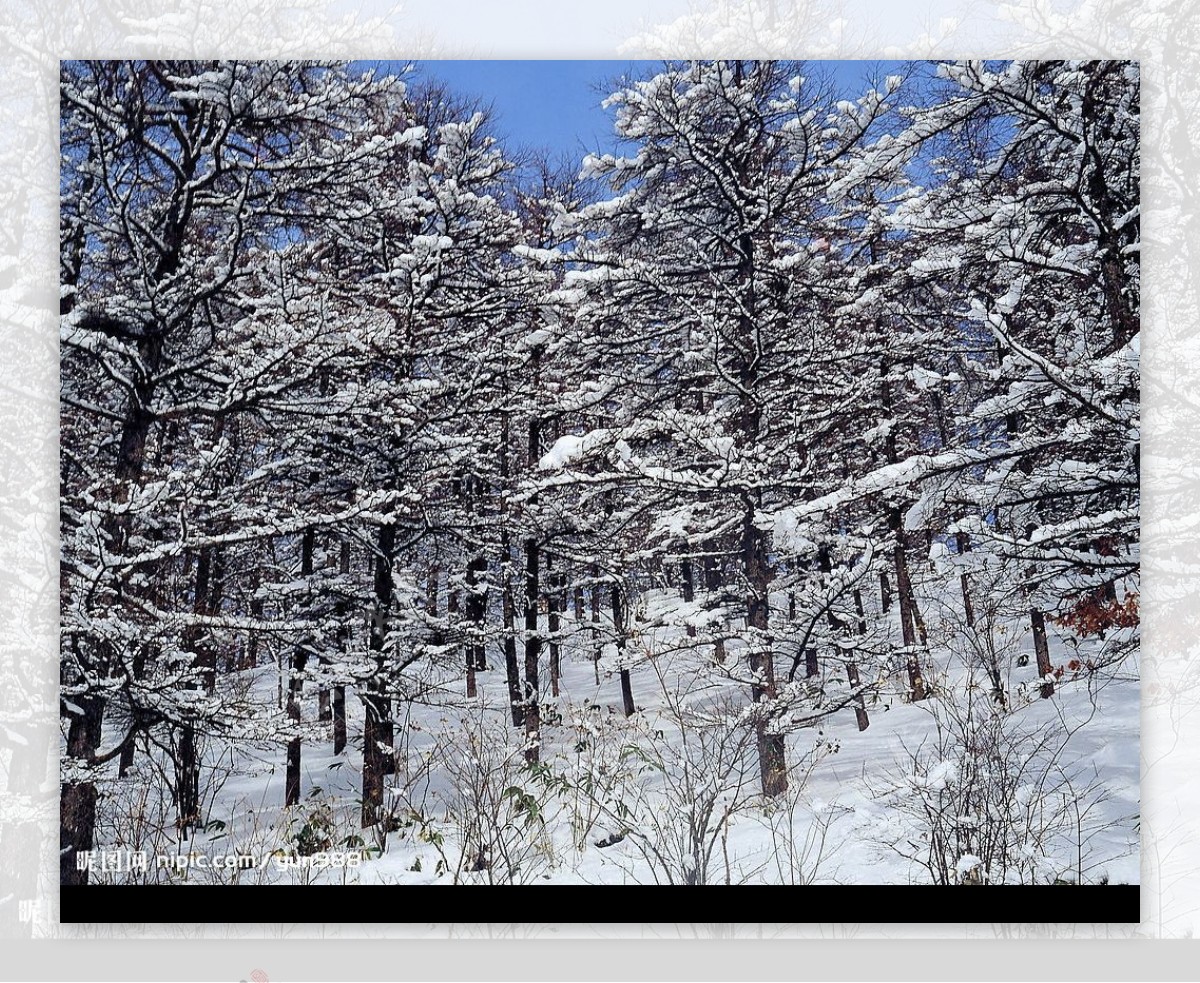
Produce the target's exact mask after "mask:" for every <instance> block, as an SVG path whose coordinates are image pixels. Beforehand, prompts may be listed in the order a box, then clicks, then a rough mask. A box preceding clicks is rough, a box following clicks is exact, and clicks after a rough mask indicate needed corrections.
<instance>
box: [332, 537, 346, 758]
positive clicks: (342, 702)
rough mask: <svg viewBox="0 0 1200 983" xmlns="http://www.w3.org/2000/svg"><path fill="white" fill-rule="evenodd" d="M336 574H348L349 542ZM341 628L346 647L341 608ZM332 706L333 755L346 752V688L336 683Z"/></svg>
mask: <svg viewBox="0 0 1200 983" xmlns="http://www.w3.org/2000/svg"><path fill="white" fill-rule="evenodd" d="M338 572H339V573H341V574H349V573H350V540H348V539H343V540H342V542H341V548H340V550H339V553H338ZM339 614H340V617H341V620H342V627H341V629H340V636H341V640H342V644H343V645H346V644H348V643H349V641H350V624H349V620H348V616H349V610H348V608H343V609H342V610H340V611H339ZM332 702H333V706H332V707H331V711H332V716H333V753H334V754H341V753H342V752H343V751H345V750H346V687H345V686H344V685H342V684H341V683H338V684H337V685H336V686H334V687H333V701H332Z"/></svg>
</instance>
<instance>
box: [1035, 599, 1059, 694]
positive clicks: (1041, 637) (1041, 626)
mask: <svg viewBox="0 0 1200 983" xmlns="http://www.w3.org/2000/svg"><path fill="white" fill-rule="evenodd" d="M1029 624H1030V626H1031V627H1032V628H1033V651H1034V654H1035V656H1036V657H1037V669H1038V676H1039V677H1040V681H1041V686H1040V689H1039V691H1040V693H1041V695H1042V699H1043V700H1048V699H1049V698H1050V697H1052V696H1053V695H1054V666H1053V665H1052V664H1051V662H1050V645H1049V643H1048V641H1047V639H1046V616H1045V615H1044V614H1043V613H1042V612H1041V611H1039V610H1038V609H1037V608H1032V609H1030V612H1029Z"/></svg>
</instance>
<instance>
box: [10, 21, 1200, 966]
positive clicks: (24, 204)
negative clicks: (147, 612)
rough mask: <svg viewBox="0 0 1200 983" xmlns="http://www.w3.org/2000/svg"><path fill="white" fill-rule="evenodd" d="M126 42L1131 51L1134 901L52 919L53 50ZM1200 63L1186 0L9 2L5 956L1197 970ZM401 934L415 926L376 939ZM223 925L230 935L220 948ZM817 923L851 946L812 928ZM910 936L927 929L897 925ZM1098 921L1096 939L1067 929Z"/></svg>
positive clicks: (560, 53)
mask: <svg viewBox="0 0 1200 983" xmlns="http://www.w3.org/2000/svg"><path fill="white" fill-rule="evenodd" d="M131 55H138V56H156V57H164V56H166V57H170V56H178V57H183V56H187V57H192V56H198V55H199V56H205V57H211V56H238V57H257V58H269V57H282V56H296V55H310V56H320V57H329V56H336V57H356V58H372V57H389V58H408V57H411V58H431V57H499V58H606V57H621V58H638V57H665V56H680V57H684V56H716V55H721V56H752V57H757V56H772V55H773V56H787V57H814V58H839V57H841V58H871V57H885V56H886V57H889V58H906V57H922V58H924V57H943V56H954V57H964V56H979V57H985V56H986V57H1025V58H1042V57H1060V56H1072V57H1093V56H1094V57H1114V58H1130V57H1132V58H1137V59H1139V60H1140V61H1141V62H1142V68H1143V77H1144V88H1143V92H1144V95H1143V99H1144V102H1143V106H1142V114H1143V115H1142V119H1143V147H1144V153H1143V160H1144V165H1143V166H1144V168H1145V171H1144V174H1143V194H1144V202H1143V233H1144V235H1143V240H1144V244H1145V245H1144V252H1145V267H1144V285H1143V298H1144V305H1143V311H1144V313H1143V318H1144V327H1145V333H1144V337H1145V343H1144V344H1143V349H1142V359H1143V363H1142V364H1143V402H1144V429H1145V435H1144V436H1145V448H1144V450H1143V461H1144V475H1145V478H1144V493H1145V494H1144V499H1143V532H1144V540H1145V548H1144V557H1145V583H1144V592H1143V595H1142V613H1143V619H1144V638H1145V652H1144V659H1143V697H1142V700H1143V711H1142V733H1143V742H1142V762H1143V765H1142V768H1143V771H1142V790H1143V815H1142V819H1143V822H1142V883H1143V921H1142V924H1141V925H1140V926H1103V925H1100V926H1088V925H1076V924H1071V923H1070V922H1069V921H1065V922H1064V923H1063V924H1058V925H1038V926H1031V925H1020V924H1011V925H986V926H964V925H937V926H914V925H908V926H906V925H894V926H879V925H874V926H856V925H853V924H822V925H790V926H788V925H782V926H781V925H769V926H759V925H751V924H738V925H732V924H703V925H649V924H641V923H638V924H628V925H609V926H583V925H557V926H556V925H523V926H512V925H430V924H423V925H421V924H418V925H395V926H349V925H324V926H322V925H298V926H280V925H261V926H228V925H225V926H223V925H207V926H139V925H106V926H91V927H88V926H61V925H58V924H57V922H56V920H55V904H56V879H57V862H56V856H55V854H56V843H57V838H56V836H55V832H56V826H57V807H58V785H57V778H56V767H57V765H56V754H57V746H58V737H57V701H56V696H55V680H56V664H57V660H56V644H57V580H58V577H57V549H58V547H57V525H58V515H57V484H56V476H57V464H58V461H57V398H56V394H57V389H58V360H57V317H56V312H57V306H58V302H57V293H58V287H57V268H58V267H57V234H58V233H57V228H58V226H57V154H58V136H57V115H56V114H57V73H58V59H60V58H77V57H117V56H131ZM1198 77H1200V10H1198V4H1197V3H1195V2H1191V0H1185V2H1178V0H1145V2H1125V0H1017V2H1014V3H994V2H970V0H938V2H934V3H923V2H920V0H915V2H899V3H888V4H880V3H878V0H874V2H872V0H854V2H851V0H847V2H838V0H830V2H821V0H816V2H811V3H805V2H791V0H774V2H769V0H756V2H733V0H696V2H691V3H689V2H686V0H650V2H645V0H643V2H636V0H605V2H604V3H602V4H595V5H592V6H590V7H587V6H582V5H579V6H576V5H574V4H569V3H562V2H558V3H555V2H548V0H507V2H500V3H498V2H493V3H490V4H485V3H483V2H477V3H472V2H466V0H410V2H408V3H396V4H388V3H373V2H369V0H368V2H367V3H365V4H352V3H350V2H345V0H293V2H286V0H248V2H243V3H240V4H238V5H237V6H236V8H235V6H234V5H233V4H229V5H224V4H209V3H197V2H194V0H83V2H74V3H61V4H57V5H56V4H55V3H54V2H53V0H33V2H29V0H6V2H5V3H4V4H3V6H2V7H0V167H2V168H3V178H4V180H3V181H0V322H2V325H3V326H2V329H0V726H3V727H4V728H5V729H6V730H5V731H4V732H0V736H3V734H4V733H7V735H8V739H9V742H10V743H11V741H12V740H17V741H27V742H29V743H28V744H27V745H26V747H27V748H28V750H27V751H26V752H25V753H26V754H30V753H32V754H33V756H34V760H36V761H37V762H39V767H35V768H33V769H27V770H26V771H25V773H24V774H23V775H22V776H20V778H19V780H16V781H14V780H12V779H13V776H11V774H10V763H11V752H10V751H9V750H8V749H6V748H4V745H3V742H2V741H0V793H2V794H0V940H2V941H0V945H2V946H3V954H4V959H3V961H2V962H0V974H4V975H10V974H11V976H12V977H13V978H25V979H40V978H46V979H52V978H57V979H64V978H69V977H72V976H83V977H87V978H91V979H107V978H113V979H126V980H137V979H168V978H186V979H230V980H240V979H251V978H252V977H251V973H252V972H253V971H254V970H259V971H260V972H261V973H264V974H266V976H267V978H268V979H269V980H281V979H322V978H324V979H329V978H334V977H335V976H337V975H350V976H352V977H354V978H357V979H371V978H388V977H395V976H416V977H420V978H448V977H454V976H459V977H461V976H464V975H473V974H476V973H481V974H483V975H486V976H489V977H492V978H496V979H506V978H513V979H530V980H533V979H555V978H562V977H563V976H565V975H569V974H574V975H580V974H585V975H589V976H591V977H597V978H620V977H625V976H630V975H632V976H639V977H643V978H644V977H656V978H680V979H711V978H729V977H734V976H747V975H749V976H753V977H756V978H762V979H770V978H802V977H811V976H817V977H823V978H830V979H837V978H864V977H869V976H873V975H876V974H881V975H885V976H888V977H890V978H893V979H925V980H935V979H962V978H966V977H971V976H981V975H982V976H984V977H986V976H987V975H988V974H996V975H999V976H1001V977H1003V978H1019V977H1022V976H1025V975H1028V974H1033V975H1037V976H1040V977H1041V978H1054V979H1064V980H1066V979H1096V980H1100V979H1132V978H1138V977H1145V976H1146V975H1147V974H1149V973H1153V974H1155V975H1156V976H1158V977H1159V978H1163V979H1166V978H1172V977H1174V976H1176V975H1177V973H1179V974H1182V976H1180V978H1186V977H1188V976H1189V975H1194V970H1191V969H1190V966H1191V964H1192V959H1191V958H1189V956H1190V955H1191V953H1192V952H1194V950H1191V949H1190V947H1187V948H1186V949H1184V948H1181V947H1180V946H1156V947H1148V946H1147V945H1146V944H1144V943H1140V942H1138V941H1136V940H1139V939H1141V940H1144V939H1152V938H1165V939H1178V938H1186V937H1190V936H1191V935H1192V934H1193V933H1194V932H1195V930H1196V928H1197V925H1198V923H1200V835H1198V834H1200V830H1198V829H1197V828H1196V816H1197V815H1200V769H1198V768H1197V767H1196V764H1197V761H1198V758H1197V754H1196V750H1195V749H1196V748H1198V747H1200V715H1198V714H1197V713H1196V712H1195V710H1196V708H1197V704H1198V703H1200V679H1198V678H1197V673H1198V669H1197V660H1196V659H1195V656H1196V655H1197V653H1198V652H1200V641H1198V633H1197V632H1196V630H1195V629H1194V628H1193V624H1194V622H1193V618H1194V617H1195V616H1194V615H1193V612H1194V611H1198V612H1200V607H1198V606H1197V601H1198V597H1197V595H1198V594H1200V590H1198V587H1200V577H1198V576H1197V573H1198V572H1200V453H1198V449H1200V448H1198V445H1200V333H1198V332H1197V322H1198V320H1200V317H1198V314H1197V311H1198V310H1200V297H1198V296H1197V293H1198V291H1197V287H1198V285H1200V266H1198V265H1197V256H1196V251H1197V248H1198V247H1200V230H1198V229H1197V227H1196V222H1197V207H1196V194H1197V187H1196V186H1197V184H1198V183H1200V182H1198V181H1197V177H1196V176H1197V174H1200V150H1198V141H1200V136H1198V134H1200V84H1198V82H1197V79H1198ZM13 735H16V736H15V737H13ZM41 763H44V769H42V768H41V767H40V764H41ZM30 771H32V772H33V773H32V774H31V773H30ZM39 772H40V773H39ZM14 910H15V911H16V913H17V914H16V916H15V917H13V912H14ZM628 914H629V916H630V917H636V915H637V914H638V913H637V912H635V911H630V912H628ZM654 914H655V915H657V916H659V917H661V915H662V913H661V912H655V913H654ZM830 914H834V913H830ZM837 914H838V915H845V916H849V917H852V912H838V913H837ZM1018 916H1019V913H1016V912H1014V917H1018ZM1069 918H1070V911H1069V899H1068V898H1064V919H1069ZM399 938H404V939H406V941H404V942H403V943H399V944H398V943H397V942H395V941H389V940H392V939H399ZM617 938H619V939H621V940H622V941H621V942H618V943H614V942H613V941H611V940H612V939H617ZM134 939H141V940H148V941H139V942H136V943H135V942H134V941H132V940H134ZM218 939H221V940H230V941H226V942H222V943H220V944H214V941H213V940H218ZM336 939H341V940H342V941H340V942H338V941H331V940H336ZM352 939H359V940H367V939H369V940H371V941H351V940H352ZM446 939H452V940H454V944H453V945H447V944H446V943H445V941H444V940H446ZM818 939H820V940H826V939H838V940H842V941H839V942H837V943H828V942H819V943H818V942H816V941H813V942H805V941H802V940H818ZM911 939H923V940H931V939H939V940H943V941H940V942H938V943H937V944H936V945H930V944H927V943H924V944H923V943H913V942H911V941H907V942H906V941H902V940H911ZM984 939H990V940H998V939H999V940H1003V941H1002V942H997V941H991V942H984V941H982V940H984ZM1094 939H1110V940H1112V941H1108V942H1105V943H1104V944H1103V945H1099V944H1097V943H1095V942H1088V941H1080V940H1094ZM46 940H57V941H53V942H50V941H46ZM435 940H443V941H441V942H438V941H435ZM568 940H569V941H568ZM695 940H704V942H703V944H697V942H696V941H695ZM751 940H754V941H751ZM868 940H881V941H868ZM1118 940H1126V941H1118Z"/></svg>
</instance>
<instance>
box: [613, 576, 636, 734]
mask: <svg viewBox="0 0 1200 983" xmlns="http://www.w3.org/2000/svg"><path fill="white" fill-rule="evenodd" d="M627 614H628V612H627V611H626V610H625V598H624V591H623V590H622V585H621V582H620V579H619V578H618V579H617V580H614V581H613V585H612V618H613V635H614V637H615V638H616V643H617V665H618V666H619V667H620V668H619V674H620V677H621V708H622V709H623V710H624V711H625V716H627V717H632V716H633V715H634V714H635V713H636V712H637V707H636V706H635V705H634V703H633V680H632V679H630V676H629V666H627V665H626V664H625V619H626V616H627Z"/></svg>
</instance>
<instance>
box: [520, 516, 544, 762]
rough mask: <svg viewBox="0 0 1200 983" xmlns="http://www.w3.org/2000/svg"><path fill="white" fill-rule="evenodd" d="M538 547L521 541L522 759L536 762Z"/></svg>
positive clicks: (538, 725)
mask: <svg viewBox="0 0 1200 983" xmlns="http://www.w3.org/2000/svg"><path fill="white" fill-rule="evenodd" d="M540 591H541V587H540V582H539V573H538V547H537V542H536V541H535V540H533V539H527V540H526V541H525V694H524V701H523V702H524V707H525V714H524V719H525V740H526V744H525V758H526V760H527V761H531V762H533V761H537V760H538V756H539V745H540V741H541V733H540V732H541V722H542V721H541V705H540V703H539V700H540V699H541V696H540V693H539V691H538V686H539V684H538V657H539V656H540V655H541V651H542V639H541V637H540V636H539V635H538V595H539V593H540Z"/></svg>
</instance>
